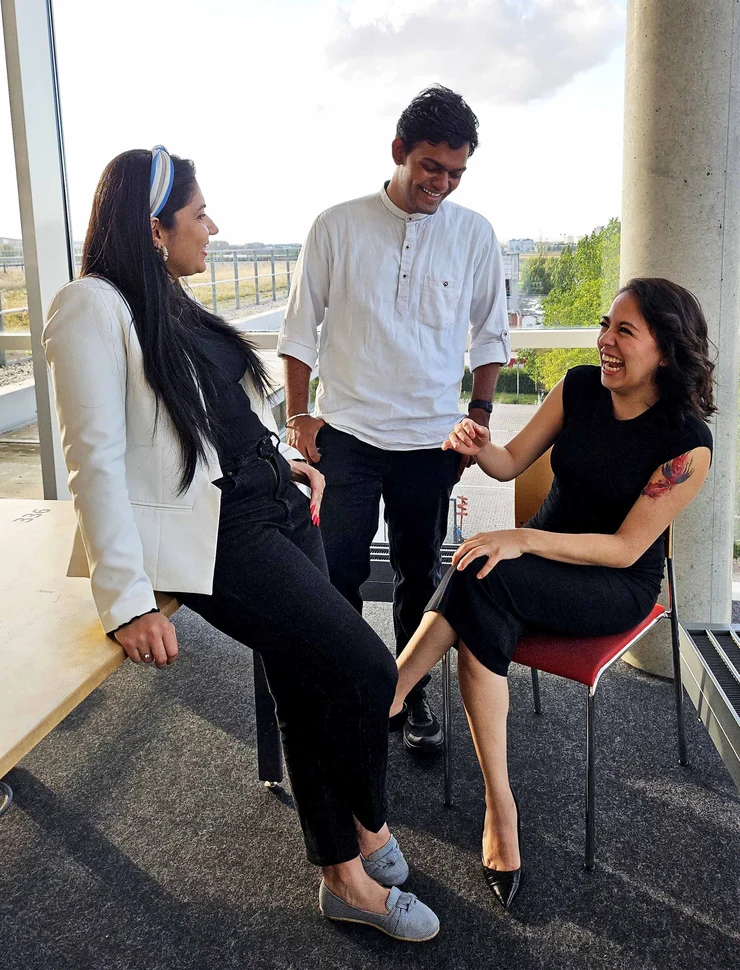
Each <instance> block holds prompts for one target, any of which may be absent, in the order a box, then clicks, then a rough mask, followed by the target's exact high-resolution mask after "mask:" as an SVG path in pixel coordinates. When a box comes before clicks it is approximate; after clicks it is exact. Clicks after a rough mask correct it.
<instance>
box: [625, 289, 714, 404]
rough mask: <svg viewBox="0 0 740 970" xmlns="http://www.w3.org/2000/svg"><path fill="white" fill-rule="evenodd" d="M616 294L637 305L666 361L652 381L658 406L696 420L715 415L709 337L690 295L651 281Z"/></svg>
mask: <svg viewBox="0 0 740 970" xmlns="http://www.w3.org/2000/svg"><path fill="white" fill-rule="evenodd" d="M619 293H630V294H631V295H632V296H633V297H634V298H635V299H636V300H637V303H638V305H639V307H640V312H641V313H642V315H643V316H644V317H645V320H646V321H647V324H648V326H649V327H650V332H651V333H652V335H653V336H654V337H655V339H656V341H657V343H658V346H659V347H660V352H661V354H662V355H663V358H664V360H665V364H664V366H661V367H659V368H658V373H657V377H656V381H657V384H658V391H659V392H660V397H661V400H663V401H668V402H670V403H672V404H673V405H674V406H675V407H676V408H677V409H678V410H679V411H682V412H684V413H685V412H687V411H690V412H692V413H693V414H695V415H697V417H700V418H704V419H706V418H708V417H709V416H710V415H711V414H714V412H715V411H716V410H717V408H716V407H715V404H714V387H713V384H714V382H713V379H712V374H713V372H714V364H713V363H712V361H711V360H710V359H709V333H708V327H707V321H706V318H705V317H704V312H703V311H702V308H701V306H700V304H699V301H698V300H697V298H696V297H695V296H694V294H693V293H691V292H690V291H689V290H687V289H685V287H683V286H679V285H678V283H672V282H671V281H670V280H664V279H659V278H652V279H651V278H649V277H637V278H635V279H632V280H630V281H629V283H627V284H626V285H625V286H623V287H622V288H621V290H620V291H619Z"/></svg>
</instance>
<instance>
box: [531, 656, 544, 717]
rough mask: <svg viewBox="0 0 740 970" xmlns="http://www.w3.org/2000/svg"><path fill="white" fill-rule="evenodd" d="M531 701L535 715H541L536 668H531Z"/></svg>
mask: <svg viewBox="0 0 740 970" xmlns="http://www.w3.org/2000/svg"><path fill="white" fill-rule="evenodd" d="M532 699H533V701H534V712H535V714H541V713H542V702H541V700H540V672H539V670H537V668H536V667H532Z"/></svg>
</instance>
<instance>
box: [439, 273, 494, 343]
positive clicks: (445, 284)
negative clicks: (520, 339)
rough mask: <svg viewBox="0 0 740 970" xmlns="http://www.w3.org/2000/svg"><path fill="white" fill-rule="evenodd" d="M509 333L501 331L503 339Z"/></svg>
mask: <svg viewBox="0 0 740 970" xmlns="http://www.w3.org/2000/svg"><path fill="white" fill-rule="evenodd" d="M445 286H447V284H446V283H445ZM508 332H509V331H508V330H502V331H501V336H502V337H505V336H506V335H507V333H508Z"/></svg>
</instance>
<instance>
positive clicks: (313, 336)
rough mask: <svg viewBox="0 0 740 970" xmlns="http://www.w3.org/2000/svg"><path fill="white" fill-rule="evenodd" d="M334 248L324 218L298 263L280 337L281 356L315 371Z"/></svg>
mask: <svg viewBox="0 0 740 970" xmlns="http://www.w3.org/2000/svg"><path fill="white" fill-rule="evenodd" d="M330 266H331V246H330V242H329V237H328V234H327V232H326V228H325V226H324V223H323V221H322V218H321V216H319V217H318V219H317V220H316V222H314V224H313V226H312V227H311V231H310V232H309V234H308V237H307V239H306V241H305V243H304V244H303V248H302V249H301V253H300V255H299V257H298V262H297V263H296V268H295V273H294V276H293V285H292V286H291V289H290V297H289V299H288V306H287V309H286V311H285V319H284V320H283V325H282V327H281V329H280V336H279V337H278V343H277V352H278V355H279V356H280V357H295V358H296V359H297V360H301V361H303V363H304V364H307V365H308V366H309V367H310V368H311V370H313V369H314V367H315V366H316V361H317V359H318V328H319V326H320V324H321V323H322V321H323V319H324V313H325V312H326V307H327V305H328V301H329V280H330Z"/></svg>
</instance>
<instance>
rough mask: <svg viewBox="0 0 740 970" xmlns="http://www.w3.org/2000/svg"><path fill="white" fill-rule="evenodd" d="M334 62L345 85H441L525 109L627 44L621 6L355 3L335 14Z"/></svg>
mask: <svg viewBox="0 0 740 970" xmlns="http://www.w3.org/2000/svg"><path fill="white" fill-rule="evenodd" d="M336 25H337V26H336V33H335V36H334V37H333V38H332V39H331V40H330V41H329V42H328V44H327V46H326V56H327V59H328V61H329V63H330V64H331V65H332V66H333V67H334V68H336V69H337V70H338V71H339V73H340V74H341V75H342V76H343V77H345V78H347V79H356V78H361V77H374V78H375V79H377V80H382V81H385V82H386V83H388V82H390V83H394V82H395V83H397V82H403V83H404V85H405V86H408V84H409V81H410V80H411V79H418V80H420V81H421V82H422V83H427V82H428V81H429V79H430V78H431V79H435V78H439V79H444V81H445V83H448V84H450V85H451V86H454V87H456V88H457V89H458V90H461V91H462V92H463V93H464V94H465V96H466V98H470V99H474V98H478V99H485V100H487V101H489V102H491V103H493V104H525V103H527V102H529V101H532V100H534V99H536V98H541V97H544V96H547V95H549V94H552V93H553V92H555V91H557V90H558V89H559V88H561V87H562V86H563V85H565V84H567V83H568V82H569V81H571V80H572V79H573V78H574V77H575V76H576V75H577V74H580V73H581V72H583V71H587V70H589V69H590V68H593V67H595V66H597V65H599V64H602V63H603V62H604V61H606V60H607V58H608V57H609V55H610V54H611V52H612V51H613V50H614V49H615V48H616V47H618V46H619V45H620V44H621V43H623V39H624V29H625V27H624V8H623V3H620V2H617V0H457V2H456V3H451V2H450V0H369V2H368V0H355V2H354V3H353V4H352V5H351V6H342V7H338V8H337V19H336Z"/></svg>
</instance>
